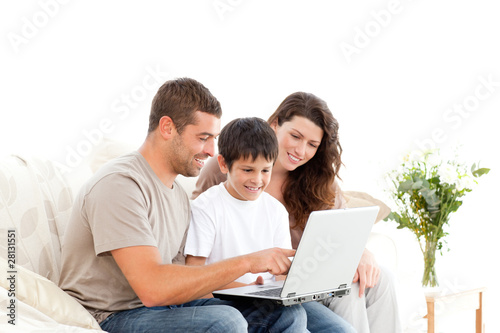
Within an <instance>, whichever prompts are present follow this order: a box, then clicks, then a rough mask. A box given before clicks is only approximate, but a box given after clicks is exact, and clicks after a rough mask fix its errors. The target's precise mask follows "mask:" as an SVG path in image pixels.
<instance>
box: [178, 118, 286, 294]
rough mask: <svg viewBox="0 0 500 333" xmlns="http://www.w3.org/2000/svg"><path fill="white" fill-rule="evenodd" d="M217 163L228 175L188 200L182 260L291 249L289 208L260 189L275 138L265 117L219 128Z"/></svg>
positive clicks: (274, 153) (249, 278)
mask: <svg viewBox="0 0 500 333" xmlns="http://www.w3.org/2000/svg"><path fill="white" fill-rule="evenodd" d="M218 147H219V155H218V156H217V160H218V163H219V167H220V169H221V171H222V172H223V173H224V174H227V180H226V181H225V182H224V183H221V184H219V185H216V186H213V187H211V188H210V189H208V190H207V191H205V192H204V193H202V194H201V195H200V196H199V197H198V198H196V199H195V200H194V201H193V202H192V206H191V209H192V218H191V224H190V227H189V232H188V236H187V241H186V248H185V251H184V252H185V254H186V255H187V258H186V264H188V265H204V264H210V263H214V262H217V261H220V260H223V259H227V258H231V257H235V256H239V255H244V254H247V253H250V252H255V251H259V250H263V249H268V248H271V247H280V248H286V249H291V248H292V247H291V239H290V231H289V226H288V213H287V211H286V209H285V207H284V206H283V205H282V204H281V203H280V202H279V201H278V200H276V199H275V198H274V197H272V196H271V195H269V194H268V193H265V192H264V190H265V189H266V187H267V185H268V184H269V181H270V179H271V172H272V168H273V164H274V162H275V161H276V158H277V157H278V141H277V139H276V135H275V134H274V131H273V130H272V128H271V127H270V126H269V124H268V123H267V122H265V121H264V120H262V119H259V118H239V119H235V120H233V121H231V122H230V123H229V124H227V125H226V126H225V127H224V128H223V129H222V131H221V133H220V136H219V139H218ZM259 275H260V276H262V278H259V283H264V281H266V280H272V279H273V275H271V274H269V273H260V274H252V273H247V274H245V275H243V276H242V277H240V278H238V279H237V280H236V281H235V282H233V283H230V284H229V285H226V286H225V287H224V288H234V287H237V286H241V285H242V284H250V283H255V281H256V280H257V277H258V276H259Z"/></svg>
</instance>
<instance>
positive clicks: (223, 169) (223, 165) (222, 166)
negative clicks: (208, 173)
mask: <svg viewBox="0 0 500 333" xmlns="http://www.w3.org/2000/svg"><path fill="white" fill-rule="evenodd" d="M217 162H218V163H219V168H220V171H221V172H222V173H223V174H226V173H228V172H229V169H228V167H227V164H226V160H225V159H224V157H222V155H221V154H219V155H217Z"/></svg>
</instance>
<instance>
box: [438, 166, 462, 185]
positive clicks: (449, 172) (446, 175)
mask: <svg viewBox="0 0 500 333" xmlns="http://www.w3.org/2000/svg"><path fill="white" fill-rule="evenodd" d="M437 173H438V176H439V179H440V180H441V181H442V182H444V183H446V184H455V182H456V181H457V176H458V173H457V170H455V169H454V168H453V167H452V166H451V165H445V166H443V167H441V168H439V170H438V172H437Z"/></svg>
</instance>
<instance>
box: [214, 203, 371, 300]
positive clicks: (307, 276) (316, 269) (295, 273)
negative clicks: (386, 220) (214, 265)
mask: <svg viewBox="0 0 500 333" xmlns="http://www.w3.org/2000/svg"><path fill="white" fill-rule="evenodd" d="M378 211H379V207H378V206H373V207H360V208H346V209H332V210H322V211H315V212H312V213H311V214H310V216H309V220H308V221H307V224H306V228H305V230H304V234H303V235H302V238H301V240H300V243H299V245H298V247H297V252H296V253H295V258H293V261H292V265H291V266H290V270H289V272H288V275H287V277H286V280H285V281H276V282H271V283H267V284H264V285H251V286H245V287H239V288H232V289H224V290H217V291H214V292H213V293H212V294H213V295H214V297H217V298H220V299H228V300H235V299H240V300H241V297H245V298H254V299H268V300H272V301H274V302H276V303H278V304H282V305H293V304H299V303H304V302H310V301H317V300H321V299H325V298H328V297H342V296H345V295H349V294H350V291H351V283H352V279H353V277H354V273H355V272H356V269H357V267H358V264H359V260H360V259H361V255H362V254H363V251H364V249H365V245H366V242H367V240H368V236H369V234H370V231H371V229H372V226H373V224H374V222H375V218H376V217H377V214H378Z"/></svg>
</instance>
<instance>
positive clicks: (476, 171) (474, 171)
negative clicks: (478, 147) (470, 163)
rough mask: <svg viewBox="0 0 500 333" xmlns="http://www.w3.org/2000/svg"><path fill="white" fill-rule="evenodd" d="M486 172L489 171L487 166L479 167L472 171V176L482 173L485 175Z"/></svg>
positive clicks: (479, 175) (478, 175)
mask: <svg viewBox="0 0 500 333" xmlns="http://www.w3.org/2000/svg"><path fill="white" fill-rule="evenodd" d="M488 172H490V169H488V168H481V169H477V170H473V171H472V175H473V176H474V177H481V176H482V175H485V174H487V173H488Z"/></svg>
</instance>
